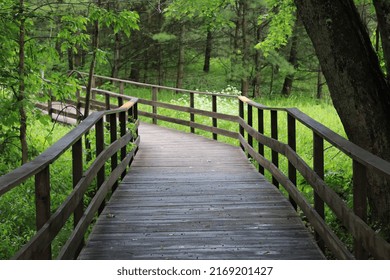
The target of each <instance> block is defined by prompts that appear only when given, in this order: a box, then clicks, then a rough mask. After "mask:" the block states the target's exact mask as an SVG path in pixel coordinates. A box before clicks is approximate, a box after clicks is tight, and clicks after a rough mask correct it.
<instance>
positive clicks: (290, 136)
mask: <svg viewBox="0 0 390 280" xmlns="http://www.w3.org/2000/svg"><path fill="white" fill-rule="evenodd" d="M287 143H288V145H289V146H290V148H291V149H292V150H293V151H296V150H297V138H296V121H295V118H294V117H293V116H291V115H290V114H289V113H287ZM288 178H289V180H290V181H291V182H292V183H293V184H294V185H295V186H296V185H297V170H296V169H295V167H294V165H292V163H291V162H290V161H289V162H288ZM289 200H290V202H291V204H292V206H293V207H294V209H295V210H297V203H296V202H295V201H294V200H293V199H292V197H291V196H290V195H289Z"/></svg>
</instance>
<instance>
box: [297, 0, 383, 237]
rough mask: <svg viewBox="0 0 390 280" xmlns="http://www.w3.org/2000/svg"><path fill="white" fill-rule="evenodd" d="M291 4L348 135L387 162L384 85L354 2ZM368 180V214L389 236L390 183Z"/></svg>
mask: <svg viewBox="0 0 390 280" xmlns="http://www.w3.org/2000/svg"><path fill="white" fill-rule="evenodd" d="M377 2H380V1H377ZM295 4H296V6H297V9H298V12H299V15H300V17H301V19H302V21H303V23H304V26H305V28H306V30H307V33H308V34H309V36H310V38H311V40H312V42H313V45H314V48H315V50H316V53H317V56H318V58H319V61H320V63H321V67H322V71H323V74H324V76H325V78H326V80H327V83H328V87H329V90H330V93H331V97H332V100H333V104H334V106H335V108H336V110H337V112H338V114H339V116H340V119H341V121H342V123H343V125H344V128H345V131H346V134H347V136H348V138H349V139H350V140H351V141H352V142H354V143H356V144H357V145H359V146H360V147H362V148H364V149H366V150H368V151H370V152H372V153H373V154H375V155H377V156H379V157H382V158H383V159H385V160H390V110H389V108H390V87H389V84H388V83H387V82H386V79H385V75H384V73H383V72H382V70H381V67H380V64H379V61H378V57H377V54H376V53H375V51H374V49H373V47H372V44H371V41H370V38H369V36H368V33H367V30H366V28H365V27H364V25H363V23H362V21H361V19H360V17H359V14H358V12H357V9H356V6H355V4H354V2H353V1H352V0H343V1H341V0H337V1H334V0H333V1H331V0H321V1H320V0H295ZM369 175H370V174H369ZM369 180H370V185H369V186H368V199H369V204H370V209H371V214H372V217H373V219H374V221H375V222H378V223H380V224H381V225H382V229H383V230H384V231H385V235H386V237H387V239H390V230H389V224H390V203H389V201H390V183H389V182H386V180H384V179H383V178H377V177H375V176H371V175H370V176H369Z"/></svg>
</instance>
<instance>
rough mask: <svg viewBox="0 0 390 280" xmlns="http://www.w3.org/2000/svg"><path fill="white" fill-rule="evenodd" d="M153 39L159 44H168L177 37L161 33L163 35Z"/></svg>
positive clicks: (157, 35) (159, 34)
mask: <svg viewBox="0 0 390 280" xmlns="http://www.w3.org/2000/svg"><path fill="white" fill-rule="evenodd" d="M152 39H153V40H155V41H157V42H159V43H166V42H169V41H172V40H175V39H176V36H175V35H173V34H168V33H166V32H161V33H157V34H154V35H153V36H152Z"/></svg>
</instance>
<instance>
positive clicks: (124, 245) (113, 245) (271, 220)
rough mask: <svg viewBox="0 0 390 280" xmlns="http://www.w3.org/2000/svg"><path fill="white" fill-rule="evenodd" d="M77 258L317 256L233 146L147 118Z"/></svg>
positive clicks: (287, 209)
mask: <svg viewBox="0 0 390 280" xmlns="http://www.w3.org/2000/svg"><path fill="white" fill-rule="evenodd" d="M140 135H141V145H140V150H139V152H138V154H137V156H136V158H135V161H134V163H133V165H132V168H131V170H130V172H129V173H128V174H127V176H126V177H125V179H124V180H123V182H122V183H121V184H120V186H119V187H118V189H117V191H116V192H115V193H114V195H113V197H112V198H111V200H110V202H109V203H108V204H107V206H106V208H105V209H104V211H103V213H102V214H101V216H100V217H99V219H98V221H97V223H96V225H95V227H94V229H93V231H92V233H91V235H90V237H89V240H88V241H87V245H86V246H85V248H84V249H83V250H82V252H81V254H80V256H79V258H80V259H323V258H324V256H323V254H322V253H321V252H320V250H319V249H318V247H317V245H316V244H315V242H314V241H313V238H312V237H311V235H310V233H309V232H308V231H307V230H306V228H305V227H304V225H303V224H302V222H301V220H300V219H299V218H298V216H297V214H296V213H295V211H294V210H293V208H292V207H291V205H290V204H289V202H288V201H287V199H286V198H285V197H283V196H282V195H281V194H280V193H279V191H278V190H277V189H276V188H275V187H274V186H273V185H271V184H270V183H269V182H268V181H266V180H265V179H264V177H263V176H262V175H261V174H259V173H258V172H257V171H256V170H255V168H254V167H253V166H252V165H251V164H250V163H249V162H248V160H247V159H246V156H245V154H244V153H243V152H242V151H241V150H240V148H238V147H233V146H230V145H226V144H222V143H219V142H216V141H213V140H210V139H206V138H203V137H200V136H197V135H193V134H187V133H182V132H178V131H174V130H170V129H166V128H162V127H158V126H154V125H150V124H145V123H142V125H141V127H140Z"/></svg>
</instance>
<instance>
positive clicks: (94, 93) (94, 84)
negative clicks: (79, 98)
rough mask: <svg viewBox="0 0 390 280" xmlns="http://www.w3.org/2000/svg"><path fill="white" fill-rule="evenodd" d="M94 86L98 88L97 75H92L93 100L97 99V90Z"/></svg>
mask: <svg viewBox="0 0 390 280" xmlns="http://www.w3.org/2000/svg"><path fill="white" fill-rule="evenodd" d="M94 88H96V77H95V76H92V81H91V89H92V90H91V95H92V96H91V99H92V100H95V99H96V92H95V91H94V90H93V89H94Z"/></svg>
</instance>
